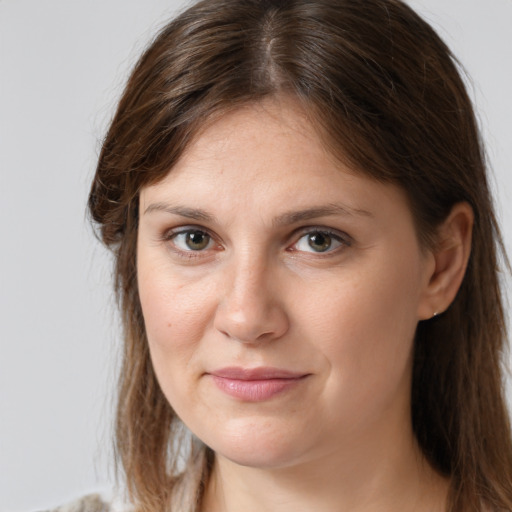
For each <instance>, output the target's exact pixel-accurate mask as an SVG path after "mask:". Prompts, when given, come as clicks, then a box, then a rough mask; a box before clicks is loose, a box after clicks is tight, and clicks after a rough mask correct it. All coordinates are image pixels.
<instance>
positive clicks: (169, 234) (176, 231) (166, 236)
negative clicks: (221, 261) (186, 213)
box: [160, 224, 221, 259]
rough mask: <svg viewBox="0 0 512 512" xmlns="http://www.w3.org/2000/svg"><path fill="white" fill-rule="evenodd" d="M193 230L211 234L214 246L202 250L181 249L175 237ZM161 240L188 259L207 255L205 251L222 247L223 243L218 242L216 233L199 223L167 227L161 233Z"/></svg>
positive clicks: (174, 251)
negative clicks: (175, 241) (174, 241)
mask: <svg viewBox="0 0 512 512" xmlns="http://www.w3.org/2000/svg"><path fill="white" fill-rule="evenodd" d="M193 231H199V232H201V233H204V234H205V235H207V236H209V237H210V240H211V241H212V242H213V244H214V246H213V247H209V248H205V249H202V250H197V251H194V250H193V249H190V250H184V249H181V248H180V247H178V246H177V245H176V244H175V243H173V239H174V238H176V237H177V236H178V235H181V234H185V233H189V232H193ZM160 240H161V241H162V242H164V243H167V244H168V246H169V249H170V250H172V252H173V253H175V254H177V255H178V256H180V257H183V258H186V259H192V258H199V257H205V253H208V252H210V251H211V250H214V249H215V248H219V247H221V244H220V243H219V242H218V239H217V237H216V235H214V234H213V233H212V232H211V231H210V230H209V229H207V228H205V227H204V226H199V225H194V224H188V225H186V226H179V227H174V228H170V229H166V230H165V231H163V233H162V234H161V236H160Z"/></svg>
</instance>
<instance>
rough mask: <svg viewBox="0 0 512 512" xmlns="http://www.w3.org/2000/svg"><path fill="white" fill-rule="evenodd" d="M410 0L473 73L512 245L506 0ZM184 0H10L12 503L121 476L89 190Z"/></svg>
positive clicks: (3, 133)
mask: <svg viewBox="0 0 512 512" xmlns="http://www.w3.org/2000/svg"><path fill="white" fill-rule="evenodd" d="M410 3H411V4H412V5H413V6H414V7H417V8H419V10H420V11H421V12H422V13H423V14H424V15H425V16H426V17H427V19H429V20H430V21H431V22H432V23H433V24H434V25H435V26H436V27H438V28H439V30H440V32H441V35H442V36H443V37H444V38H445V40H446V41H447V42H448V44H449V46H451V47H452V48H453V50H454V51H455V53H456V55H458V56H459V58H460V59H461V61H462V62H463V63H464V64H465V66H466V68H467V70H468V71H469V73H470V75H471V76H472V77H473V81H474V84H475V85H474V88H473V92H472V94H473V96H474V98H475V99H476V102H477V105H478V110H479V113H480V117H481V122H482V126H483V131H484V135H485V138H486V140H487V144H488V151H489V156H490V160H491V163H492V166H493V168H494V170H495V182H496V190H497V194H498V197H497V199H498V212H499V215H500V217H501V219H502V224H503V231H504V235H505V239H506V244H507V246H508V250H509V252H512V205H511V198H512V122H511V116H512V95H511V93H510V90H511V86H510V84H511V83H512V35H511V30H510V26H511V22H512V0H489V1H486V2H483V1H482V0H411V2H410ZM182 5H183V2H181V1H172V0H88V1H85V0H74V1H70V0H46V1H42V0H0V233H1V251H0V258H1V259H0V279H1V281H0V300H1V302H0V315H1V323H0V343H1V349H0V510H1V511H3V512H7V511H9V512H22V511H23V512H30V511H31V510H37V509H42V508H45V507H48V506H51V505H57V504H58V503H61V502H64V501H66V500H69V499H71V498H73V497H76V496H79V495H81V494H83V493H84V492H88V491H91V490H95V489H108V488H109V487H110V485H111V483H110V482H111V481H112V479H111V471H110V469H109V468H110V465H109V460H110V455H111V450H110V426H109V425H110V420H111V410H112V404H111V398H110V396H111V391H112V381H113V374H114V367H115V363H114V361H115V354H116V350H117V344H118V342H119V339H118V338H119V335H118V332H119V331H118V325H117V320H116V317H115V315H114V310H115V309H114V306H113V304H112V299H111V294H110V260H109V258H108V256H107V254H106V253H105V251H104V250H103V249H102V248H101V247H100V245H99V244H98V242H97V241H96V240H95V239H94V237H93V236H92V232H91V229H90V228H89V225H88V222H87V219H86V216H85V202H86V197H87V191H88V187H89V182H90V180H91V177H92V174H93V171H94V166H95V159H96V157H97V154H98V149H99V141H100V140H101V138H102V135H103V133H104V131H105V128H106V126H107V123H108V120H109V119H110V117H111V115H112V112H113V108H114V106H115V101H116V98H118V96H119V94H120V91H121V88H122V85H123V83H124V80H125V78H126V73H127V70H128V69H129V68H130V67H131V65H132V64H133V63H134V62H135V59H136V58H137V56H138V55H139V53H140V51H141V49H142V48H143V47H144V45H145V44H146V42H147V41H148V40H149V39H150V37H151V36H152V35H153V34H154V32H155V30H156V29H158V28H159V27H161V26H162V25H163V24H164V22H165V20H167V19H169V17H170V16H171V15H172V14H173V12H175V11H176V9H177V8H178V7H181V6H182ZM508 288H509V289H510V288H511V284H510V280H508ZM509 387H510V385H509ZM511 394H512V393H511Z"/></svg>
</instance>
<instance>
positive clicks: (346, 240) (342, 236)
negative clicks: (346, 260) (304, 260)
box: [290, 226, 353, 257]
mask: <svg viewBox="0 0 512 512" xmlns="http://www.w3.org/2000/svg"><path fill="white" fill-rule="evenodd" d="M314 233H321V234H324V235H328V236H330V237H331V238H333V239H335V240H336V241H338V242H340V243H341V246H340V247H337V248H334V249H332V250H327V251H325V252H316V253H315V251H313V250H312V251H307V252H308V253H309V252H311V254H315V255H316V256H319V257H322V256H327V255H331V254H333V253H336V252H338V251H339V250H340V249H342V248H343V247H350V246H351V245H352V243H353V238H352V237H351V236H350V235H348V234H347V233H345V232H344V231H340V230H338V229H334V228H330V227H327V226H305V227H301V228H299V229H297V230H295V231H294V233H293V235H292V240H294V241H293V243H292V244H291V246H290V250H291V251H296V252H299V250H298V249H294V246H295V245H296V244H297V243H298V242H299V240H301V239H302V238H303V237H304V236H307V235H311V234H314Z"/></svg>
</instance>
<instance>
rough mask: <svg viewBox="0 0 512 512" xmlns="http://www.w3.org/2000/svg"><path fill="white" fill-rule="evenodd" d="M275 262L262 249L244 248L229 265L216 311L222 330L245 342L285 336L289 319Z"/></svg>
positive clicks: (234, 256) (219, 326) (220, 329)
mask: <svg viewBox="0 0 512 512" xmlns="http://www.w3.org/2000/svg"><path fill="white" fill-rule="evenodd" d="M275 273H276V269H275V265H274V264H273V263H272V261H271V260H269V258H268V257H267V255H266V254H265V253H264V252H263V251H260V250H254V249H250V248H247V249H245V250H241V251H240V252H239V253H237V254H233V257H232V259H231V261H230V262H229V264H228V265H227V272H226V274H227V275H226V281H225V283H224V285H225V286H224V288H223V293H222V297H221V298H220V301H219V305H218V311H217V315H216V327H217V329H218V330H219V331H221V332H222V333H224V334H225V335H227V336H229V337H230V338H233V339H236V340H238V341H242V342H254V341H258V340H262V339H264V338H265V339H269V338H275V337H279V336H281V335H282V334H283V333H284V332H285V331H286V330H287V325H288V319H287V315H286V311H285V310H284V306H283V304H282V303H281V301H280V298H279V297H278V296H277V295H276V287H275V286H274V284H275V278H276V275H275Z"/></svg>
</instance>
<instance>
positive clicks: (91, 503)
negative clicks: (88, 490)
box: [44, 494, 131, 512]
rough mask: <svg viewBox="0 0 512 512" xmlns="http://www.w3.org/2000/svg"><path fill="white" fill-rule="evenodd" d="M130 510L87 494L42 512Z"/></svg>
mask: <svg viewBox="0 0 512 512" xmlns="http://www.w3.org/2000/svg"><path fill="white" fill-rule="evenodd" d="M130 510H131V509H130V507H129V506H125V505H123V504H120V503H119V502H115V501H109V500H105V499H104V498H102V497H101V496H100V495H99V494H89V495H87V496H83V497H82V498H80V499H78V500H76V501H73V502H71V503H68V504H66V505H62V506H60V507H57V508H54V509H51V510H46V511H44V512H130Z"/></svg>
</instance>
